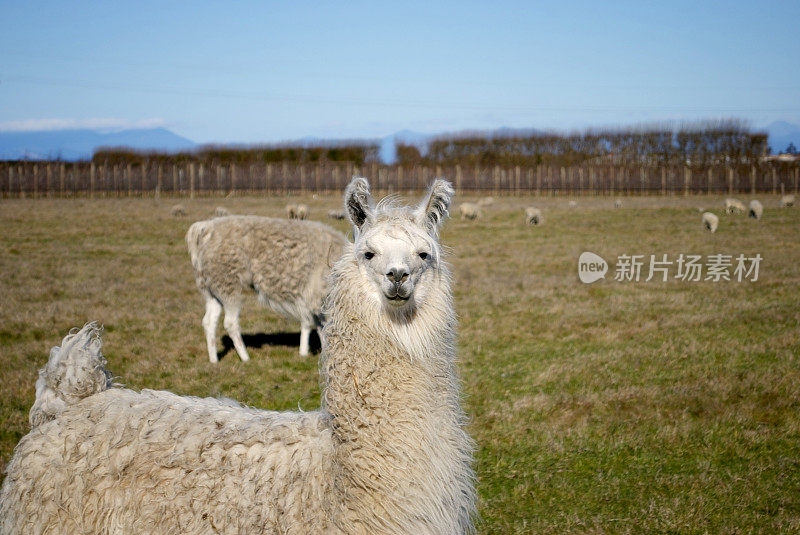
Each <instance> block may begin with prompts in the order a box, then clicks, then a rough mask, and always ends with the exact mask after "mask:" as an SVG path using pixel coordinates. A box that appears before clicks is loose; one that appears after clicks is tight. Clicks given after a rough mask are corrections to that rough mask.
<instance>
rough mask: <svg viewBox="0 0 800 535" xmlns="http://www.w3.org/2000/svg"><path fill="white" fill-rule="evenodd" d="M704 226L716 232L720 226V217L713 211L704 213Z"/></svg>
mask: <svg viewBox="0 0 800 535" xmlns="http://www.w3.org/2000/svg"><path fill="white" fill-rule="evenodd" d="M703 226H704V227H705V228H706V230H710V231H711V232H716V231H717V227H718V226H719V217H717V216H716V215H715V214H712V213H711V212H705V213H703Z"/></svg>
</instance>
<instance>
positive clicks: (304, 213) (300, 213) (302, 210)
mask: <svg viewBox="0 0 800 535" xmlns="http://www.w3.org/2000/svg"><path fill="white" fill-rule="evenodd" d="M308 214H309V210H308V206H307V205H305V204H298V205H297V219H308Z"/></svg>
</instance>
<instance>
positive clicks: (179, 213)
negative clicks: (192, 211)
mask: <svg viewBox="0 0 800 535" xmlns="http://www.w3.org/2000/svg"><path fill="white" fill-rule="evenodd" d="M169 215H171V216H172V217H184V216H186V208H184V207H183V205H182V204H175V205H173V206H172V208H170V210H169Z"/></svg>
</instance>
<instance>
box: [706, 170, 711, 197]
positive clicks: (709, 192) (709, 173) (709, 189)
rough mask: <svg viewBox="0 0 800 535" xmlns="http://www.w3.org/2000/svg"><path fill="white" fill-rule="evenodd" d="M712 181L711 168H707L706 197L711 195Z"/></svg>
mask: <svg viewBox="0 0 800 535" xmlns="http://www.w3.org/2000/svg"><path fill="white" fill-rule="evenodd" d="M712 180H713V174H712V171H711V167H710V166H709V168H708V188H707V191H706V195H711V181H712Z"/></svg>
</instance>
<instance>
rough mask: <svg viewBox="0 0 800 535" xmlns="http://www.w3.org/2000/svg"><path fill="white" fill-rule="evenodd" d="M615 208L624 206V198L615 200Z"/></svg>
mask: <svg viewBox="0 0 800 535" xmlns="http://www.w3.org/2000/svg"><path fill="white" fill-rule="evenodd" d="M614 208H622V199H617V200H616V201H614Z"/></svg>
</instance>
